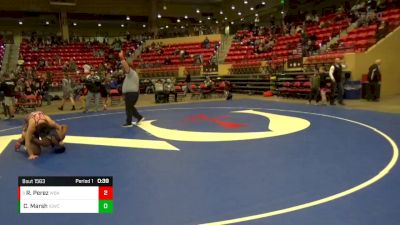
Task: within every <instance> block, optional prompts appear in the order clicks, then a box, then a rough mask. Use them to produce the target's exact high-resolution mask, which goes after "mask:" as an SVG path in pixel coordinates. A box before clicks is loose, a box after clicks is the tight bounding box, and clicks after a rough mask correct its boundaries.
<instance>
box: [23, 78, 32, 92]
mask: <svg viewBox="0 0 400 225" xmlns="http://www.w3.org/2000/svg"><path fill="white" fill-rule="evenodd" d="M24 92H25V95H33V94H34V90H33V87H32V78H28V79H26V80H25V90H24Z"/></svg>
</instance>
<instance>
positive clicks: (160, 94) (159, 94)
mask: <svg viewBox="0 0 400 225" xmlns="http://www.w3.org/2000/svg"><path fill="white" fill-rule="evenodd" d="M154 90H155V93H154V101H155V102H156V103H161V102H166V101H167V100H166V95H165V93H164V84H163V82H162V81H161V80H160V79H158V80H157V82H156V83H155V84H154Z"/></svg>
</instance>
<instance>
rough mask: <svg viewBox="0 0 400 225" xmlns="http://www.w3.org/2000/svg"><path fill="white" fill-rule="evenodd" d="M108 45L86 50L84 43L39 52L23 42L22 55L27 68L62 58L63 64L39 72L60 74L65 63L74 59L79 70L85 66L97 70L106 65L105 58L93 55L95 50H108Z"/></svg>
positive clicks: (40, 49)
mask: <svg viewBox="0 0 400 225" xmlns="http://www.w3.org/2000/svg"><path fill="white" fill-rule="evenodd" d="M106 48H108V45H102V44H99V45H91V46H90V49H88V48H86V46H85V44H84V43H73V44H68V45H61V46H55V47H50V46H49V47H45V48H39V49H38V50H37V51H33V50H32V49H31V47H30V45H29V44H28V43H27V42H26V41H23V42H22V43H21V46H20V53H21V54H22V56H23V59H24V61H25V63H24V66H25V67H34V66H36V65H37V64H38V60H39V59H41V58H43V59H44V60H46V61H53V60H54V58H55V56H59V57H60V58H61V63H60V64H57V65H49V66H45V67H43V68H41V69H39V70H41V71H49V72H60V71H62V69H63V65H64V63H65V62H68V61H69V60H71V59H74V61H75V62H76V65H77V68H78V69H79V70H82V69H83V68H82V66H83V65H84V64H91V65H92V66H93V67H95V68H97V67H98V66H99V65H100V64H102V63H104V61H105V57H104V56H102V57H95V56H94V54H93V51H94V50H99V49H106Z"/></svg>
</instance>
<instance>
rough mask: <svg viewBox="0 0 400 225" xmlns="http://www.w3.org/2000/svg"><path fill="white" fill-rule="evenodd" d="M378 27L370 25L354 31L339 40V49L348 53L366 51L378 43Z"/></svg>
mask: <svg viewBox="0 0 400 225" xmlns="http://www.w3.org/2000/svg"><path fill="white" fill-rule="evenodd" d="M377 29H378V25H376V24H374V25H370V26H368V27H360V28H357V29H354V30H352V31H351V32H350V33H348V35H346V36H343V37H341V38H340V39H339V43H341V44H340V47H339V49H342V50H347V51H350V52H352V51H360V52H362V51H365V50H366V49H368V48H369V47H370V46H372V45H374V44H375V43H376V38H375V36H376V32H377Z"/></svg>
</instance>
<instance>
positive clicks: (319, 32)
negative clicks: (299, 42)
mask: <svg viewBox="0 0 400 225" xmlns="http://www.w3.org/2000/svg"><path fill="white" fill-rule="evenodd" d="M332 15H334V16H337V15H336V14H332ZM324 18H331V16H330V15H328V16H326V17H324ZM322 21H326V20H324V19H322V20H321V21H320V23H322ZM349 25H350V19H342V20H340V21H337V22H334V23H333V24H331V25H330V26H329V27H326V28H320V24H318V25H314V26H309V27H307V28H306V33H307V35H308V36H311V35H315V36H316V37H317V41H316V44H317V45H323V44H325V43H327V42H329V41H330V39H331V38H333V37H335V36H336V35H338V34H340V32H341V31H342V30H344V29H346V28H347V27H348V26H349Z"/></svg>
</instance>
